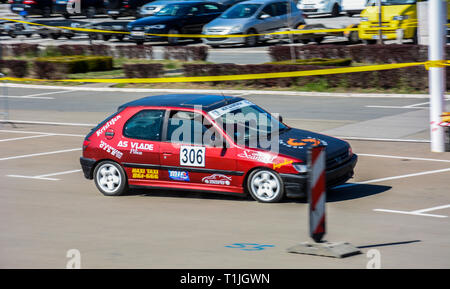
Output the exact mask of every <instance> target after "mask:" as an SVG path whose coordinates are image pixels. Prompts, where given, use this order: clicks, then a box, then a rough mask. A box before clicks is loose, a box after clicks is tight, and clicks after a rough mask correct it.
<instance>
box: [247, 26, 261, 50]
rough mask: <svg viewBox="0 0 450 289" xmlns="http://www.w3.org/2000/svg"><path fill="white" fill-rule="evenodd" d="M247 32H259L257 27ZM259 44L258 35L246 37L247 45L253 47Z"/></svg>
mask: <svg viewBox="0 0 450 289" xmlns="http://www.w3.org/2000/svg"><path fill="white" fill-rule="evenodd" d="M246 34H257V32H256V30H255V29H253V28H252V29H249V30H248V31H247V33H246ZM256 44H258V36H248V37H246V38H245V46H249V47H253V46H256Z"/></svg>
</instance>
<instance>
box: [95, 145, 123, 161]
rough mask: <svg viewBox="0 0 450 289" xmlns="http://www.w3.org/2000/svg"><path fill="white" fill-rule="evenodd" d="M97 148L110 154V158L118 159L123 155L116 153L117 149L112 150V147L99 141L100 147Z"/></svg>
mask: <svg viewBox="0 0 450 289" xmlns="http://www.w3.org/2000/svg"><path fill="white" fill-rule="evenodd" d="M99 147H100V148H101V149H103V150H104V151H107V152H108V153H110V154H111V155H112V156H114V157H116V158H118V159H120V158H122V156H123V153H122V152H120V151H118V150H117V149H115V148H113V147H112V146H110V145H109V144H107V143H105V142H104V141H100V145H99Z"/></svg>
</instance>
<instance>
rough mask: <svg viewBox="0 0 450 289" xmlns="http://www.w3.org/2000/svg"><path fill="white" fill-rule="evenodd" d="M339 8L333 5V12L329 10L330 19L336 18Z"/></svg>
mask: <svg viewBox="0 0 450 289" xmlns="http://www.w3.org/2000/svg"><path fill="white" fill-rule="evenodd" d="M340 10H341V9H340V7H339V5H338V4H334V6H333V10H331V17H338V16H339V15H340V13H341V11H340Z"/></svg>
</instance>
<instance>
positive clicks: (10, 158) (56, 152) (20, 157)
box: [0, 148, 81, 161]
mask: <svg viewBox="0 0 450 289" xmlns="http://www.w3.org/2000/svg"><path fill="white" fill-rule="evenodd" d="M80 150H81V148H75V149H67V150H59V151H52V152H44V153H36V154H28V155H21V156H13V157H6V158H0V161H7V160H15V159H23V158H30V157H37V156H45V155H53V154H60V153H66V152H73V151H80Z"/></svg>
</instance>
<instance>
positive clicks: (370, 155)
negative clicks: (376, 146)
mask: <svg viewBox="0 0 450 289" xmlns="http://www.w3.org/2000/svg"><path fill="white" fill-rule="evenodd" d="M358 156H365V157H376V158H390V159H404V160H415V161H430V162H444V163H450V160H442V159H429V158H416V157H403V156H391V155H377V154H362V153H361V154H360V153H358Z"/></svg>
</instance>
